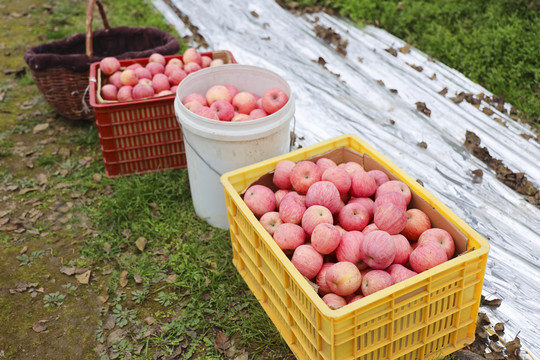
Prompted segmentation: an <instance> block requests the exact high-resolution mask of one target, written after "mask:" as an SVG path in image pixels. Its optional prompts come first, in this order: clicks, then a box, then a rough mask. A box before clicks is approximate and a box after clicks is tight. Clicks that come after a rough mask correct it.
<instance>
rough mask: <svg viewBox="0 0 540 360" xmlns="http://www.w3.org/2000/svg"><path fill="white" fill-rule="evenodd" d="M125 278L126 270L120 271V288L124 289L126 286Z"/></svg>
mask: <svg viewBox="0 0 540 360" xmlns="http://www.w3.org/2000/svg"><path fill="white" fill-rule="evenodd" d="M127 276H128V272H127V271H126V270H124V271H122V272H121V273H120V281H119V282H120V286H121V287H126V285H127V284H128V280H127Z"/></svg>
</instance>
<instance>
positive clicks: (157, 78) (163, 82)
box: [152, 74, 171, 93]
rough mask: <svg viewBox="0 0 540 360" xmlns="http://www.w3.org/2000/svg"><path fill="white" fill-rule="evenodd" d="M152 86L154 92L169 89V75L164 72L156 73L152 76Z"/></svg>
mask: <svg viewBox="0 0 540 360" xmlns="http://www.w3.org/2000/svg"><path fill="white" fill-rule="evenodd" d="M152 87H153V88H154V91H155V92H156V93H159V92H161V91H163V90H170V89H171V85H170V84H169V77H168V76H167V75H165V74H156V75H154V76H153V77H152Z"/></svg>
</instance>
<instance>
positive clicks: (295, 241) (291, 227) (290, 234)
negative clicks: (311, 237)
mask: <svg viewBox="0 0 540 360" xmlns="http://www.w3.org/2000/svg"><path fill="white" fill-rule="evenodd" d="M263 216H264V215H263ZM261 219H262V218H261ZM273 237H274V241H275V242H276V244H278V246H279V248H280V249H281V250H295V249H296V248H297V247H299V246H300V245H302V244H304V243H305V241H306V240H305V238H306V234H305V233H304V229H302V227H301V226H299V225H296V224H291V223H282V224H280V225H278V226H277V227H276V230H275V231H274V235H273Z"/></svg>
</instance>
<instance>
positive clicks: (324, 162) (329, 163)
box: [315, 157, 337, 174]
mask: <svg viewBox="0 0 540 360" xmlns="http://www.w3.org/2000/svg"><path fill="white" fill-rule="evenodd" d="M315 164H317V166H318V167H319V170H321V174H324V172H325V171H326V170H327V169H328V168H331V167H337V164H336V163H335V161H334V160H332V159H328V158H325V157H323V158H320V159H318V160H317V161H316V162H315Z"/></svg>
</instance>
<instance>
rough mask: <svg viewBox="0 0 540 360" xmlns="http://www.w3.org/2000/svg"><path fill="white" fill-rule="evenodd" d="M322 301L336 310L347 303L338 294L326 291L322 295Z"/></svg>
mask: <svg viewBox="0 0 540 360" xmlns="http://www.w3.org/2000/svg"><path fill="white" fill-rule="evenodd" d="M322 301H324V303H325V304H326V305H328V306H329V307H330V309H333V310H336V309H339V308H340V307H342V306H345V305H347V301H346V300H345V299H344V298H343V297H342V296H339V295H338V294H334V293H328V294H326V295H324V296H323V297H322Z"/></svg>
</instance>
